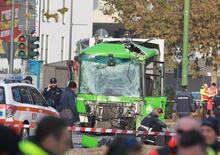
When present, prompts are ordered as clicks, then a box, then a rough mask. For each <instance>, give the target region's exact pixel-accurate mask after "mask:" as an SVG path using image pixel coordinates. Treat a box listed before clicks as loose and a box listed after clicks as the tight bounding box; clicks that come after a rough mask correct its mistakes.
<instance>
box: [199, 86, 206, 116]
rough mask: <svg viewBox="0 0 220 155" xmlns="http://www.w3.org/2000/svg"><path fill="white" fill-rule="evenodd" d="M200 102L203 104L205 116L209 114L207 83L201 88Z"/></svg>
mask: <svg viewBox="0 0 220 155" xmlns="http://www.w3.org/2000/svg"><path fill="white" fill-rule="evenodd" d="M200 102H201V104H202V113H203V118H205V117H206V114H207V103H208V85H207V84H206V83H205V84H204V85H203V86H202V87H201V89H200Z"/></svg>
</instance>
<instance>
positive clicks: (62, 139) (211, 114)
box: [0, 78, 220, 155]
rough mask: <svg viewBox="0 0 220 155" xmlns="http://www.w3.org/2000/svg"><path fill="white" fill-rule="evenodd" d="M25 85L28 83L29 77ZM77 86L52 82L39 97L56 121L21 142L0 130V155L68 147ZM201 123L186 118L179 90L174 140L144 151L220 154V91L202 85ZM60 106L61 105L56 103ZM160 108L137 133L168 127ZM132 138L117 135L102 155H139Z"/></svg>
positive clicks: (58, 152) (48, 154)
mask: <svg viewBox="0 0 220 155" xmlns="http://www.w3.org/2000/svg"><path fill="white" fill-rule="evenodd" d="M25 80H26V81H28V82H30V83H32V80H31V79H29V78H26V79H25ZM76 88H77V84H76V83H75V82H74V81H70V82H69V83H68V85H67V87H66V88H65V89H64V90H62V89H60V88H58V86H57V80H56V79H55V78H51V79H50V84H49V85H48V87H47V88H45V89H44V91H43V95H44V97H45V99H46V100H47V102H48V103H49V102H50V103H49V104H50V105H52V106H53V107H54V108H55V109H57V111H59V112H60V116H61V118H56V117H51V116H49V117H45V118H43V119H42V120H41V121H40V122H39V123H38V126H37V129H36V133H35V136H33V137H31V138H29V139H28V140H21V139H20V137H19V136H18V135H16V133H15V132H14V131H13V130H12V129H10V128H8V127H4V126H0V155H63V154H65V153H66V152H67V151H68V150H69V149H70V148H72V147H73V144H72V143H73V142H72V133H71V132H70V131H68V129H67V127H68V126H71V125H76V123H77V122H79V114H78V113H77V110H76V104H75V97H76V96H75V90H76ZM200 94H201V105H202V108H203V118H202V119H201V120H199V119H194V118H192V117H190V112H191V111H193V110H192V108H193V107H192V102H193V101H192V96H191V94H190V93H189V92H188V91H187V89H186V88H183V91H182V92H181V93H180V94H178V95H177V96H176V99H175V102H176V103H177V104H176V110H177V113H178V116H179V120H178V121H177V123H176V128H175V133H176V135H175V136H174V137H172V138H171V139H170V141H169V142H168V144H167V145H166V146H163V147H160V148H158V149H151V150H147V151H148V152H149V153H148V154H149V155H218V154H220V142H219V141H218V136H219V134H220V128H219V127H220V125H219V124H220V123H219V118H220V88H219V89H218V90H217V88H216V84H215V83H212V85H211V86H210V87H208V85H207V84H204V85H203V86H202V87H201V90H200ZM61 101H65V102H61ZM162 113H163V110H162V109H161V108H155V109H154V110H153V111H152V113H150V114H149V115H148V116H147V117H145V118H144V119H143V120H142V122H141V125H140V127H139V129H138V130H143V131H145V130H147V131H159V132H161V131H162V129H166V128H167V126H166V124H165V123H163V122H162V121H161V120H160V119H159V117H160V115H161V114H162ZM155 138H156V136H154V135H149V136H145V137H144V139H142V141H141V142H144V143H145V144H151V145H152V144H153V145H155ZM141 142H140V141H138V140H137V137H135V136H119V137H115V138H114V140H112V141H110V142H109V143H108V144H107V145H106V151H105V153H104V154H105V155H144V154H146V152H145V151H146V150H145V149H143V145H142V143H141Z"/></svg>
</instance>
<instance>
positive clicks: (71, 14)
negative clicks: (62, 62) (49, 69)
mask: <svg viewBox="0 0 220 155" xmlns="http://www.w3.org/2000/svg"><path fill="white" fill-rule="evenodd" d="M72 33H73V0H70V29H69V57H68V63H67V65H70V64H71V57H72V41H73V36H72V35H73V34H72ZM68 68H69V80H73V75H72V74H73V73H72V72H71V69H70V68H71V67H70V66H68Z"/></svg>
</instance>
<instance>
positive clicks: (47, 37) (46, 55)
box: [45, 35, 49, 64]
mask: <svg viewBox="0 0 220 155" xmlns="http://www.w3.org/2000/svg"><path fill="white" fill-rule="evenodd" d="M48 44H49V35H46V47H45V64H47V63H48V51H49V50H48V48H49V47H48Z"/></svg>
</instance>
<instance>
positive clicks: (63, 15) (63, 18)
mask: <svg viewBox="0 0 220 155" xmlns="http://www.w3.org/2000/svg"><path fill="white" fill-rule="evenodd" d="M63 8H65V0H63ZM62 24H65V13H63V14H62Z"/></svg>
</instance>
